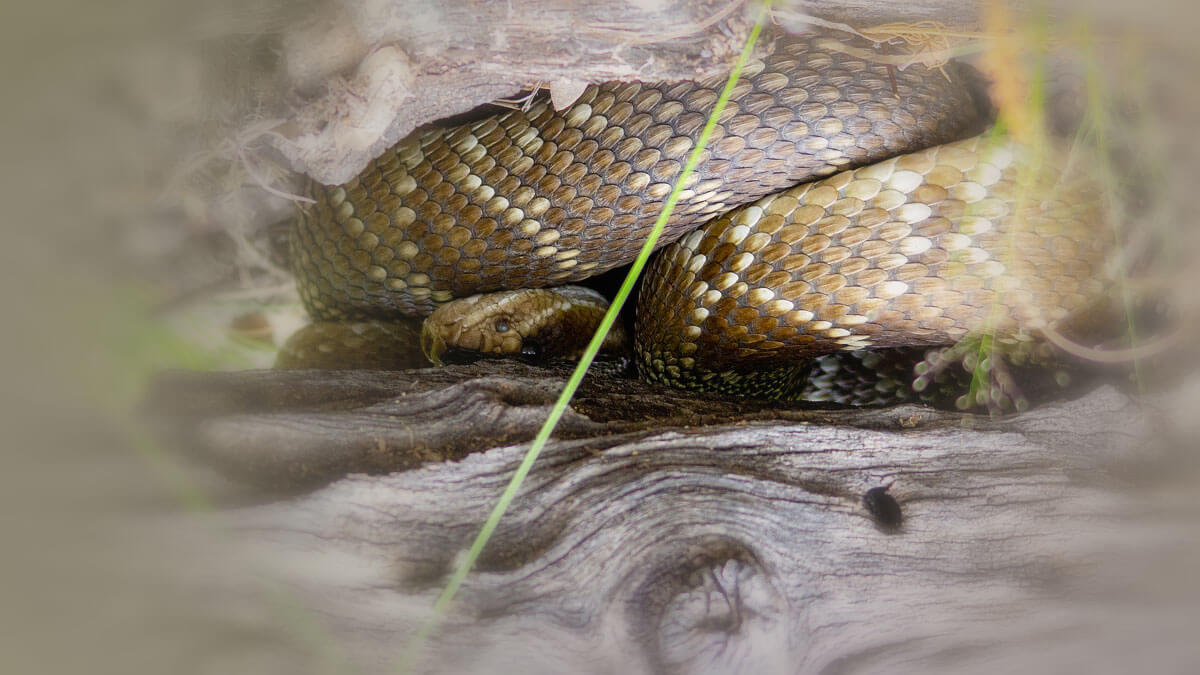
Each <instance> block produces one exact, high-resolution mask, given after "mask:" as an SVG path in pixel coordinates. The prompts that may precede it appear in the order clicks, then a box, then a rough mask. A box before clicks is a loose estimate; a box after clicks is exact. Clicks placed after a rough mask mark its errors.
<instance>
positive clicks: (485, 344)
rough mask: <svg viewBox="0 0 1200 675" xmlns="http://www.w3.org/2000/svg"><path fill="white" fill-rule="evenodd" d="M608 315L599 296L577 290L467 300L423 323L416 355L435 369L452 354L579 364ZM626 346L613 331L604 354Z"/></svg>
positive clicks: (502, 294) (621, 335) (439, 310)
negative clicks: (573, 360) (564, 360)
mask: <svg viewBox="0 0 1200 675" xmlns="http://www.w3.org/2000/svg"><path fill="white" fill-rule="evenodd" d="M607 309H608V301H606V300H605V299H604V298H603V297H602V296H601V295H600V294H598V293H596V292H595V291H592V290H590V289H586V288H580V287H577V286H564V287H560V288H533V289H524V290H519V291H499V292H496V293H485V294H482V295H472V296H470V297H466V298H460V299H458V300H453V301H451V302H448V303H446V304H444V305H442V306H440V307H438V308H437V310H436V311H434V313H433V314H430V315H429V317H428V318H427V319H425V323H424V325H422V327H421V349H422V350H423V351H424V352H425V356H426V357H427V358H428V359H429V360H430V361H431V362H432V363H433V364H434V365H439V366H440V365H442V364H443V360H444V357H445V356H446V355H447V354H448V353H451V352H458V353H462V352H466V353H476V354H484V355H495V356H518V355H523V356H528V357H545V358H578V357H579V354H580V353H582V351H583V349H584V347H586V346H587V343H588V341H589V340H590V339H591V337H592V333H593V332H594V331H595V329H596V326H597V325H598V324H599V323H600V319H601V318H602V317H603V316H604V312H605V311H606V310H607ZM626 341H627V340H626V337H625V333H624V331H623V330H614V331H613V332H612V333H611V334H610V337H609V339H608V340H606V342H605V348H607V349H609V350H617V349H621V348H623V347H624V343H625V342H626Z"/></svg>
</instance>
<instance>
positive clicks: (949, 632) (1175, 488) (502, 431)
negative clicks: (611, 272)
mask: <svg viewBox="0 0 1200 675" xmlns="http://www.w3.org/2000/svg"><path fill="white" fill-rule="evenodd" d="M616 370H617V369H616V368H615V367H613V366H610V367H609V368H607V369H601V372H599V373H597V374H596V375H593V376H590V377H589V381H588V384H587V385H586V386H585V387H584V389H583V391H582V392H581V396H580V398H579V402H578V404H577V405H576V406H575V407H574V408H573V411H572V412H571V413H569V414H568V415H567V417H566V418H565V419H564V424H563V427H562V431H561V433H560V434H559V437H558V439H557V440H555V441H553V442H552V443H551V444H550V445H549V446H548V447H547V448H546V451H545V452H544V453H543V455H542V456H541V458H540V459H539V460H538V461H537V463H536V464H535V465H534V469H533V472H532V473H531V475H530V476H529V479H528V480H527V481H526V483H525V485H524V486H523V487H522V488H521V491H520V494H519V496H518V497H517V499H516V501H515V502H514V503H513V505H512V508H511V509H510V510H509V513H508V514H507V515H506V516H505V518H504V520H503V521H502V523H501V525H500V528H499V529H498V530H497V532H496V534H495V536H494V538H493V540H492V542H491V543H490V544H489V545H488V547H487V548H486V550H485V551H484V554H483V556H482V558H481V559H480V561H479V564H478V566H477V568H476V571H475V573H474V574H473V575H472V576H471V577H470V578H469V579H468V581H467V583H466V585H465V586H464V587H463V589H462V592H461V594H460V597H459V600H458V601H457V603H456V604H455V605H454V608H453V610H452V611H451V613H450V615H449V618H448V621H447V622H446V623H445V624H444V625H443V626H442V627H441V629H440V630H439V631H437V632H436V633H435V635H434V637H433V639H432V640H431V641H430V642H429V643H428V645H427V647H426V649H425V651H424V652H423V654H422V656H421V658H420V660H419V662H418V664H417V671H418V672H438V673H502V672H531V673H574V672H582V673H624V674H628V673H725V672H744V673H796V672H825V673H851V672H853V673H863V672H879V673H895V672H922V673H936V672H946V673H960V672H1080V671H1084V670H1087V671H1089V672H1093V673H1097V672H1099V673H1120V672H1131V671H1133V670H1135V669H1137V668H1139V667H1141V666H1143V665H1147V664H1152V665H1153V666H1154V667H1153V668H1152V670H1155V672H1189V670H1192V671H1194V669H1195V668H1196V667H1198V666H1200V651H1198V650H1197V647H1196V645H1195V644H1194V640H1193V639H1192V638H1193V636H1194V626H1195V623H1194V621H1195V619H1196V617H1197V607H1200V592H1198V590H1197V584H1196V583H1195V582H1194V574H1193V570H1194V569H1196V565H1197V563H1200V543H1198V537H1197V535H1198V533H1200V532H1198V530H1200V528H1198V526H1197V519H1196V516H1197V515H1198V511H1197V505H1196V501H1195V500H1194V499H1192V498H1188V497H1186V495H1191V494H1193V493H1194V491H1193V490H1192V488H1190V487H1189V486H1188V483H1189V481H1190V480H1191V479H1192V477H1195V476H1196V473H1197V472H1196V456H1195V453H1194V450H1193V449H1190V448H1185V449H1184V450H1185V451H1184V452H1179V451H1178V450H1172V448H1175V445H1173V442H1172V439H1171V438H1170V437H1165V436H1164V433H1163V432H1164V430H1166V429H1168V428H1170V427H1168V426H1165V422H1164V419H1165V418H1161V417H1160V416H1158V415H1157V414H1156V413H1155V412H1154V411H1153V410H1147V409H1146V408H1145V407H1144V406H1142V405H1139V404H1136V403H1134V402H1133V401H1131V400H1130V399H1129V398H1127V397H1126V396H1125V395H1123V394H1121V393H1118V392H1117V391H1115V390H1113V389H1112V388H1109V387H1102V388H1099V389H1097V390H1094V391H1092V392H1091V393H1090V394H1087V395H1085V396H1083V397H1082V398H1080V399H1078V400H1075V401H1072V402H1067V403H1061V404H1055V405H1048V406H1045V407H1042V408H1039V409H1036V410H1034V411H1032V412H1030V413H1027V414H1024V415H1021V416H1015V417H1007V418H998V419H990V418H987V417H977V416H971V415H964V414H958V413H946V412H940V411H936V410H932V409H929V408H924V407H919V406H904V407H900V408H892V409H880V410H823V411H820V410H803V409H799V408H783V409H776V408H773V407H769V406H766V405H763V404H756V403H739V402H731V401H727V400H722V399H717V398H707V397H699V398H698V397H693V396H689V395H686V394H682V393H677V392H667V391H665V390H661V389H657V388H653V387H648V386H646V385H642V384H639V383H637V382H634V381H630V380H626V379H622V378H621V377H620V373H618V372H615V371H616ZM564 377H565V371H564V370H556V369H551V370H543V369H537V368H534V367H532V366H526V365H522V364H515V363H485V364H479V365H475V366H462V367H456V368H450V369H444V370H441V371H421V372H418V373H415V374H414V373H408V374H405V373H372V372H361V373H319V372H315V371H299V372H292V373H269V372H251V373H233V374H224V375H187V374H175V375H172V376H169V377H166V378H165V379H162V380H160V382H159V386H158V388H157V389H156V391H155V392H154V393H153V394H152V397H151V398H152V400H154V401H156V405H155V406H154V409H153V411H152V412H153V413H154V417H155V419H157V420H158V422H159V423H162V424H166V425H167V427H168V428H171V429H174V430H175V431H176V433H177V435H176V438H177V439H179V440H181V441H182V440H184V439H189V440H190V441H192V443H193V445H192V446H191V448H192V450H193V452H194V453H197V454H196V455H194V456H197V457H200V458H201V459H203V460H205V461H209V462H215V463H216V464H217V465H219V466H221V467H222V468H223V469H224V470H225V471H226V472H231V473H232V474H233V475H238V476H241V477H242V478H248V479H250V480H252V481H255V482H258V483H262V482H264V481H265V482H266V483H269V484H275V483H279V482H282V481H297V480H298V481H300V486H303V485H310V486H311V485H316V484H319V483H324V482H328V481H333V482H332V483H330V484H328V485H326V486H325V487H323V488H320V489H316V490H313V491H311V492H310V491H304V490H301V494H298V495H293V496H291V497H289V498H286V499H282V500H280V501H278V502H275V503H268V504H266V505H261V506H255V507H248V508H242V509H234V510H229V511H225V512H223V513H221V514H220V515H218V516H216V517H218V518H219V519H221V520H223V521H225V522H226V524H227V525H228V527H230V528H231V529H232V530H233V531H234V532H235V533H240V534H238V538H239V539H241V540H243V543H244V544H245V545H246V546H247V547H249V548H250V549H252V550H253V551H254V552H255V554H256V556H258V558H257V559H258V560H259V562H260V563H261V562H262V560H264V559H265V560H266V561H268V562H267V564H268V565H269V567H270V568H271V569H272V570H273V572H272V573H273V574H278V575H280V576H281V577H282V579H283V581H284V583H285V584H286V585H287V587H288V588H289V589H291V590H292V591H293V592H294V593H296V594H297V595H298V597H299V598H301V602H303V603H304V605H305V606H306V607H308V608H309V609H310V610H311V611H312V613H313V615H314V617H315V620H316V621H317V622H318V623H319V625H320V627H321V630H322V631H326V632H327V633H326V635H327V636H330V637H329V640H328V641H329V642H330V643H331V644H332V645H334V646H335V647H336V650H337V652H338V653H339V654H340V658H342V659H344V661H345V662H347V663H348V664H354V665H355V666H357V667H359V668H361V669H362V670H363V671H365V672H392V671H393V668H394V667H395V665H396V663H398V661H399V660H400V658H401V655H402V652H403V648H404V646H405V645H406V644H407V640H408V638H409V636H410V635H411V634H412V632H413V631H414V630H415V629H416V627H417V626H418V625H419V624H420V622H421V621H423V620H424V619H425V618H426V617H428V615H429V612H430V607H431V605H432V602H433V599H434V598H435V597H436V595H437V593H438V591H439V590H440V588H441V586H442V585H443V584H444V583H445V582H446V580H447V577H448V574H449V572H450V570H451V568H452V565H453V564H454V562H455V560H456V557H457V556H459V555H461V553H462V551H463V549H464V548H465V547H466V546H467V545H468V544H469V542H470V541H471V539H472V537H474V535H475V533H476V532H477V531H478V529H479V527H480V525H481V524H482V522H483V520H484V519H485V517H486V515H487V513H488V511H489V510H490V508H491V507H492V505H493V504H494V503H495V500H496V499H497V497H498V496H499V494H500V492H501V491H502V489H503V487H504V485H505V484H506V483H507V481H508V479H509V477H510V476H511V474H512V472H513V470H514V469H515V468H516V465H517V463H518V462H519V461H520V459H521V455H522V453H523V452H524V449H525V446H524V445H521V444H519V442H520V441H522V440H524V439H527V438H529V437H530V436H532V434H533V431H534V430H535V428H536V426H537V425H538V424H539V423H540V421H541V419H542V417H543V416H544V414H545V412H546V410H547V407H548V403H549V401H550V400H551V399H552V397H553V395H554V394H555V392H556V391H557V389H558V387H560V386H561V384H562V382H563V380H564ZM639 406H646V408H645V410H643V411H641V412H639V410H638V408H639ZM1178 419H1183V417H1180V418H1178ZM1177 421H1178V420H1177ZM702 423H703V425H701V424H702ZM1178 433H1180V434H1184V435H1183V436H1182V438H1190V436H1188V435H1187V434H1188V432H1187V431H1179V432H1178ZM488 439H491V440H490V441H489V440H488ZM493 446H496V447H493ZM489 448H490V449H489ZM468 450H475V451H477V452H471V453H469V454H468V452H467V451H468ZM441 457H449V458H452V459H453V460H454V461H448V462H440V461H435V462H429V461H427V460H430V459H435V458H441ZM423 462H424V463H423ZM388 469H407V470H398V471H396V472H394V473H386V471H387V470H388ZM272 473H274V474H275V476H274V477H273V478H272V477H271V474H272ZM367 474H381V475H367ZM339 476H341V477H340V478H338V477H339ZM335 479H336V480H335ZM293 487H296V485H295V484H294V483H293ZM871 488H888V491H887V493H886V494H887V495H888V496H890V497H891V498H892V499H894V503H893V502H892V501H891V500H889V499H888V498H887V497H881V496H880V495H879V492H878V491H877V492H876V493H873V497H875V500H874V503H873V505H872V506H873V508H868V507H867V505H865V504H864V499H863V498H864V495H865V494H866V493H867V491H868V490H870V489H871ZM889 506H895V507H898V508H899V511H900V515H901V520H900V522H899V524H898V526H897V524H896V523H894V522H889V521H888V520H887V518H888V513H887V511H888V507H889ZM892 515H894V514H892Z"/></svg>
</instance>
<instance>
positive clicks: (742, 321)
mask: <svg viewBox="0 0 1200 675" xmlns="http://www.w3.org/2000/svg"><path fill="white" fill-rule="evenodd" d="M765 42H766V45H767V46H766V50H765V54H764V55H762V56H760V57H757V58H755V59H752V60H750V61H749V62H747V64H746V65H745V66H744V68H743V70H742V74H741V78H740V79H739V80H738V81H737V84H736V86H735V87H734V88H733V90H732V93H731V95H730V97H729V101H728V104H727V105H726V107H725V108H724V110H723V111H722V113H721V114H720V115H719V117H717V119H716V125H715V127H714V128H713V131H712V134H711V136H710V137H709V139H708V143H707V145H706V147H705V148H704V149H703V151H702V152H701V153H700V157H699V162H698V163H697V164H696V166H695V170H694V171H693V172H692V173H691V174H690V175H689V176H687V178H686V179H685V180H684V181H683V182H682V184H681V186H680V188H681V191H680V192H679V196H678V197H679V198H678V202H677V203H676V206H675V209H674V211H673V213H672V215H671V217H670V218H669V219H668V220H667V221H666V225H665V228H664V230H663V234H662V238H661V240H660V241H661V246H662V247H663V248H660V251H659V252H658V254H657V255H656V257H655V259H654V260H653V262H652V263H651V265H650V266H649V268H648V271H647V273H646V277H645V280H644V282H643V284H642V287H641V292H640V294H639V298H638V306H637V318H636V322H635V326H634V330H633V333H634V337H633V339H634V360H635V362H636V364H637V368H638V371H639V373H640V374H641V376H642V377H643V378H645V379H647V380H650V381H653V382H658V383H663V384H666V385H670V386H674V387H680V388H684V389H697V390H710V391H719V392H725V393H731V394H737V395H750V396H768V397H779V398H787V397H795V396H797V395H798V394H797V392H799V391H802V390H803V389H804V387H805V378H806V377H808V376H809V375H810V374H811V372H812V369H813V366H812V364H813V363H815V362H817V361H819V360H820V359H822V358H825V357H828V356H830V355H836V354H852V355H854V356H855V357H856V358H858V359H859V360H860V361H862V360H863V359H864V356H866V355H869V354H870V353H872V350H875V349H882V348H909V349H912V348H920V347H925V346H936V345H946V344H951V343H954V342H956V341H961V340H963V339H965V338H967V337H969V336H971V335H976V334H980V333H981V332H984V333H987V334H988V335H993V336H997V339H999V340H1001V341H1009V342H1020V341H1023V340H1030V339H1033V337H1034V336H1036V335H1037V332H1038V331H1039V330H1040V329H1043V328H1045V327H1047V326H1050V325H1057V324H1059V323H1061V322H1065V321H1068V320H1069V319H1070V318H1071V317H1072V316H1075V315H1078V314H1079V313H1082V312H1083V311H1084V310H1085V309H1086V308H1087V307H1088V306H1089V305H1090V304H1093V303H1095V302H1096V300H1097V298H1100V297H1102V295H1103V293H1104V284H1103V283H1102V280H1101V279H1102V274H1101V271H1102V267H1103V264H1104V261H1105V258H1106V254H1107V248H1106V243H1105V238H1104V237H1102V236H1098V234H1097V233H1098V232H1099V231H1101V229H1100V228H1101V227H1102V225H1103V212H1102V208H1101V205H1102V199H1101V197H1100V194H1099V191H1098V189H1097V188H1096V187H1095V181H1092V180H1090V179H1089V177H1088V175H1087V171H1086V168H1087V167H1086V162H1080V161H1074V162H1072V161H1070V157H1068V156H1067V155H1069V153H1067V152H1065V151H1063V152H1060V151H1059V150H1057V149H1052V148H1049V146H1047V147H1028V146H1023V145H1021V144H1019V143H1016V142H1015V141H1013V140H1012V139H1011V138H1009V137H1007V136H1005V135H1003V134H999V133H995V132H994V131H991V130H988V128H987V104H986V102H981V100H980V97H979V96H978V94H977V92H974V93H973V91H972V88H971V87H970V86H968V85H969V84H970V82H971V81H972V78H973V77H974V76H973V75H972V73H971V72H970V70H969V69H968V68H966V67H965V66H960V65H959V64H956V63H954V62H951V63H947V64H944V65H942V66H941V67H927V66H924V65H921V64H913V65H911V66H909V67H906V68H903V69H899V68H896V67H894V66H892V65H890V64H889V63H886V62H885V61H884V60H883V59H879V60H875V59H872V58H871V53H872V50H873V45H872V44H871V43H870V42H867V41H865V40H862V39H859V38H854V37H843V36H841V35H838V36H834V35H832V34H830V33H827V32H813V33H806V34H803V35H790V34H786V33H783V32H781V31H780V32H775V33H773V34H771V35H768V36H767V39H766V41H765ZM725 81H726V77H725V76H724V75H721V76H716V77H712V78H708V79H701V80H695V81H678V82H648V83H647V82H607V83H600V84H592V85H589V86H588V87H587V88H586V89H585V90H584V92H583V93H582V95H580V97H579V98H578V99H577V100H576V101H575V102H574V103H573V104H572V105H570V106H569V107H567V108H565V109H563V110H561V111H560V110H556V109H555V107H554V106H553V105H552V103H551V102H550V101H549V100H548V99H546V100H541V99H539V100H536V101H535V102H534V103H532V105H531V106H530V107H529V108H528V109H527V110H509V111H505V112H503V113H500V114H495V115H490V116H487V117H484V118H482V119H478V120H475V121H471V122H468V123H464V124H459V125H453V126H434V127H431V128H427V129H424V130H420V131H418V132H417V133H414V134H412V135H410V136H409V137H407V138H405V139H403V140H402V141H400V142H399V143H398V144H396V145H395V146H393V147H392V148H390V149H389V150H387V151H386V152H384V153H383V154H382V155H381V156H379V157H378V158H376V159H375V160H373V161H372V162H371V163H370V164H369V165H368V166H367V167H366V168H365V169H364V170H363V171H362V172H361V173H359V174H358V175H357V176H356V177H355V178H353V179H352V180H350V181H349V182H347V183H345V184H341V185H332V186H330V185H323V184H320V183H317V182H315V181H310V185H309V194H310V195H311V196H312V197H313V200H314V201H313V203H312V204H310V205H306V206H304V207H303V208H302V209H301V215H300V217H299V218H298V219H297V220H296V225H295V229H294V231H293V233H292V237H291V245H290V246H291V260H292V267H293V272H294V273H295V277H296V280H297V288H298V291H299V295H300V297H301V300H302V302H303V304H304V306H305V307H306V309H307V311H308V312H309V314H310V315H311V316H312V317H313V318H314V319H316V320H318V321H320V322H352V321H357V322H364V321H365V322H384V321H390V320H394V319H398V318H401V317H428V318H427V319H426V324H425V328H424V329H423V331H422V341H423V343H424V346H425V350H426V352H427V353H429V354H430V356H431V357H432V358H434V359H435V360H437V356H438V355H439V354H441V353H442V352H443V351H444V350H446V349H447V348H448V347H449V346H453V347H458V348H467V349H474V350H477V351H482V352H495V353H521V352H526V353H528V352H529V351H530V346H531V345H536V346H537V350H536V351H539V352H546V351H551V350H557V351H555V352H554V353H556V354H565V355H577V354H578V352H579V351H580V350H581V349H582V344H584V343H586V341H587V339H588V338H589V337H590V333H588V331H587V330H586V329H585V328H584V327H585V326H594V325H595V324H596V323H597V322H598V318H599V315H600V314H602V313H603V311H604V309H605V308H606V301H605V300H604V298H602V297H600V296H599V295H598V294H596V293H595V292H594V291H590V290H588V289H581V288H578V287H575V286H571V285H570V284H572V283H573V282H577V281H579V280H582V279H587V278H589V277H593V276H596V275H599V274H601V273H603V272H605V271H607V270H610V269H613V268H615V267H618V266H621V265H625V264H628V263H629V262H630V261H632V260H633V259H634V258H635V257H636V255H637V253H638V251H639V249H640V248H641V246H642V242H643V241H644V239H645V237H646V236H647V235H648V234H649V232H650V230H651V228H652V226H653V224H654V221H655V219H656V218H657V216H658V213H659V211H660V210H661V209H662V207H663V205H664V203H665V202H666V200H667V198H668V194H669V193H670V192H671V190H672V188H673V186H674V184H675V183H676V182H677V181H678V179H679V177H680V175H681V173H682V171H683V166H684V163H685V161H686V159H687V157H688V155H689V153H691V152H692V150H693V148H694V147H695V145H696V141H697V138H698V137H699V136H700V133H701V130H702V128H703V127H704V125H705V123H706V121H707V120H708V117H709V115H710V113H711V111H712V109H713V107H714V105H715V103H716V101H717V98H718V96H719V94H720V90H721V88H722V87H723V86H724V84H725ZM580 336H582V337H580ZM624 337H625V336H623V335H621V334H619V333H618V334H617V335H614V336H613V337H612V338H611V339H610V341H609V345H608V346H610V347H611V348H613V349H616V348H618V346H619V345H620V344H621V343H622V340H624ZM559 345H561V346H559ZM866 360H867V361H869V360H870V357H869V356H866Z"/></svg>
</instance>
